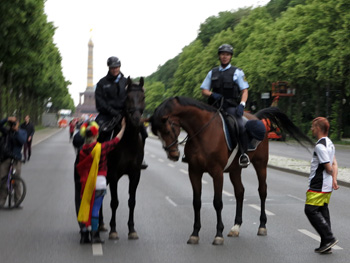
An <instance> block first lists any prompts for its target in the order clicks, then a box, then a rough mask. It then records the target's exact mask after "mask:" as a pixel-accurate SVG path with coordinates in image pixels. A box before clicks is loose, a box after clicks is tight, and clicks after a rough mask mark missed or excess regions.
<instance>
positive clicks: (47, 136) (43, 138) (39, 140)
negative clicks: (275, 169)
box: [32, 128, 63, 147]
mask: <svg viewBox="0 0 350 263" xmlns="http://www.w3.org/2000/svg"><path fill="white" fill-rule="evenodd" d="M46 129H48V128H46ZM44 130H45V129H43V130H41V131H44ZM62 130H63V128H59V129H57V130H55V131H53V132H52V133H48V134H46V135H44V136H43V137H42V138H40V135H37V136H36V138H37V137H39V138H40V139H38V140H35V142H34V141H33V144H32V147H34V146H36V145H38V144H39V143H41V142H43V141H45V140H47V139H48V138H50V137H51V136H53V135H55V134H56V133H58V132H60V131H62ZM39 132H40V131H39ZM34 138H35V137H34Z"/></svg>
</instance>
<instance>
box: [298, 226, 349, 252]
mask: <svg viewBox="0 0 350 263" xmlns="http://www.w3.org/2000/svg"><path fill="white" fill-rule="evenodd" d="M298 231H299V232H301V233H303V234H304V235H307V236H308V237H311V238H313V239H315V240H316V241H318V242H321V239H320V237H319V236H318V235H315V234H314V233H312V232H310V231H308V230H306V229H298ZM333 249H337V250H341V249H343V248H342V247H340V246H338V245H335V246H334V247H333Z"/></svg>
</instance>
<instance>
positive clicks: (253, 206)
mask: <svg viewBox="0 0 350 263" xmlns="http://www.w3.org/2000/svg"><path fill="white" fill-rule="evenodd" d="M249 206H250V207H252V208H254V209H256V210H258V211H261V209H260V206H257V205H254V204H250V205H249ZM265 213H266V214H267V215H268V216H274V215H275V214H274V213H272V212H270V211H269V210H266V209H265Z"/></svg>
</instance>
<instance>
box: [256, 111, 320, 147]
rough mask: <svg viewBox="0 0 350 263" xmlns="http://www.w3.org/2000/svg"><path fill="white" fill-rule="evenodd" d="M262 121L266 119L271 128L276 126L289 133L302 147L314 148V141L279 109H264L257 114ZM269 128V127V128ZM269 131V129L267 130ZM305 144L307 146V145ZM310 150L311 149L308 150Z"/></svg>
mask: <svg viewBox="0 0 350 263" xmlns="http://www.w3.org/2000/svg"><path fill="white" fill-rule="evenodd" d="M255 116H256V117H258V118H259V119H260V120H263V119H266V122H267V123H269V122H270V124H269V126H270V128H271V124H274V125H276V126H277V127H278V128H280V129H281V130H282V131H283V132H286V133H288V134H289V135H290V136H291V137H293V138H294V139H295V140H296V141H297V142H298V143H299V144H300V145H302V146H303V147H305V148H306V149H308V148H307V145H309V146H311V147H313V146H314V143H313V141H312V140H311V139H310V138H309V137H308V136H307V135H306V134H304V133H303V132H302V131H301V130H300V129H299V128H298V127H297V126H295V124H294V123H293V122H292V121H291V120H290V119H289V118H288V116H287V115H286V114H284V113H283V112H282V111H281V110H280V109H279V108H277V107H269V108H266V109H262V110H260V111H258V112H257V113H256V114H255ZM267 128H268V127H267ZM266 130H267V131H268V129H266ZM305 143H306V144H307V145H305ZM308 150H309V149H308Z"/></svg>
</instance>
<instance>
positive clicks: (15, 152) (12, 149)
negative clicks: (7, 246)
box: [0, 117, 27, 208]
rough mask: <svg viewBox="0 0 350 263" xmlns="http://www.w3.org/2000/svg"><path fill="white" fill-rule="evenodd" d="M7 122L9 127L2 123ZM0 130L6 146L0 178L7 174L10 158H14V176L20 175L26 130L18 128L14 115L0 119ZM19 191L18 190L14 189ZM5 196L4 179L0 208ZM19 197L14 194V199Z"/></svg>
mask: <svg viewBox="0 0 350 263" xmlns="http://www.w3.org/2000/svg"><path fill="white" fill-rule="evenodd" d="M6 123H8V125H9V126H10V128H9V129H7V128H5V127H4V125H5V124H6ZM0 131H1V133H2V135H3V136H5V140H6V147H5V149H4V156H2V161H1V163H0V180H1V179H2V178H3V177H5V176H7V173H8V172H9V168H10V165H11V159H14V160H15V161H14V164H13V165H14V168H15V169H16V176H17V177H20V176H21V159H22V154H21V151H22V147H23V144H24V143H25V142H26V139H27V132H26V131H25V130H23V129H20V128H19V122H18V120H17V118H16V117H8V118H6V119H3V120H1V121H0ZM16 192H18V193H19V192H20V191H16ZM6 197H7V189H6V181H5V182H4V183H3V184H1V185H0V208H2V207H3V206H4V205H5V202H6ZM16 198H19V197H17V196H15V199H16Z"/></svg>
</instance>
